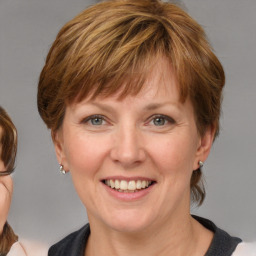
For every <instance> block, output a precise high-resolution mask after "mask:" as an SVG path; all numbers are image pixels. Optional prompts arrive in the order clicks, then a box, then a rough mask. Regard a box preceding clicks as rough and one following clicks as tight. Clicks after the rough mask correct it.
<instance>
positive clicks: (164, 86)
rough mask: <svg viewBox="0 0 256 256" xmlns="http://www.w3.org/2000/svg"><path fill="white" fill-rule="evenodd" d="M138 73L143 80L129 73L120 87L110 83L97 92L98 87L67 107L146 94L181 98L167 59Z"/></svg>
mask: <svg viewBox="0 0 256 256" xmlns="http://www.w3.org/2000/svg"><path fill="white" fill-rule="evenodd" d="M138 73H139V74H140V78H142V79H139V80H137V79H136V78H137V74H136V73H134V72H132V73H129V74H128V75H127V79H126V80H121V81H117V83H118V85H116V81H115V82H113V83H112V82H110V83H109V84H107V85H104V88H103V89H102V90H101V91H97V86H95V88H96V89H95V90H93V91H91V92H90V93H89V95H85V96H82V95H80V96H78V97H77V98H76V99H75V100H74V101H73V102H72V101H71V102H69V104H67V105H72V104H73V103H74V104H77V103H79V102H81V101H84V100H88V99H89V100H94V99H96V98H97V99H105V98H109V97H110V98H116V99H118V100H123V99H124V98H127V97H130V96H141V95H144V94H145V93H146V94H148V95H150V94H159V93H160V94H163V95H164V94H165V93H167V94H169V95H170V94H175V96H177V97H178V98H180V93H179V92H180V91H179V83H178V80H177V77H176V74H175V71H174V69H173V67H172V64H171V62H170V60H169V59H168V58H167V57H162V56H161V57H157V58H156V59H155V60H154V62H153V63H151V65H150V68H148V67H147V68H144V67H141V70H138ZM113 88H114V89H113ZM81 96H82V97H81ZM70 103H71V104H70Z"/></svg>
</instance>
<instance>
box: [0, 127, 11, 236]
mask: <svg viewBox="0 0 256 256" xmlns="http://www.w3.org/2000/svg"><path fill="white" fill-rule="evenodd" d="M0 138H2V127H0ZM1 153H2V144H1V143H0V156H1ZM4 171H5V166H4V163H3V161H2V159H0V172H4ZM12 190H13V183H12V178H11V176H10V175H7V176H0V234H1V233H2V231H3V227H4V224H5V222H6V220H7V216H8V212H9V208H10V204H11V199H12Z"/></svg>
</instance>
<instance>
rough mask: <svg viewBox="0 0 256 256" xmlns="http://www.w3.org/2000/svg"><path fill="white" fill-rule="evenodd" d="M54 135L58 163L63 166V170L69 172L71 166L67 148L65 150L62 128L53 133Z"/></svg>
mask: <svg viewBox="0 0 256 256" xmlns="http://www.w3.org/2000/svg"><path fill="white" fill-rule="evenodd" d="M51 135H52V141H53V144H54V148H55V153H56V157H57V160H58V163H59V164H60V165H62V166H63V169H64V170H65V171H66V172H68V171H69V166H68V161H67V158H66V153H65V148H64V139H63V133H62V129H61V128H60V129H59V130H58V131H56V132H53V131H52V132H51Z"/></svg>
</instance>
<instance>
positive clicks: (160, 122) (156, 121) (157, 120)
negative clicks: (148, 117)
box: [153, 117, 167, 126]
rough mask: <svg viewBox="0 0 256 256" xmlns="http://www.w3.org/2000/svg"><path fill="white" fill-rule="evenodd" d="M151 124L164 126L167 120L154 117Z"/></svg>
mask: <svg viewBox="0 0 256 256" xmlns="http://www.w3.org/2000/svg"><path fill="white" fill-rule="evenodd" d="M153 123H154V125H155V126H162V125H165V124H166V123H167V120H166V118H164V117H155V118H154V119H153Z"/></svg>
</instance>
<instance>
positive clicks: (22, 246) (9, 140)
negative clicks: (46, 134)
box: [0, 106, 47, 256]
mask: <svg viewBox="0 0 256 256" xmlns="http://www.w3.org/2000/svg"><path fill="white" fill-rule="evenodd" d="M16 152H17V131H16V128H15V126H14V124H13V122H12V120H11V119H10V117H9V116H8V114H7V113H6V111H5V110H4V109H3V108H2V107H1V106H0V256H6V255H7V256H30V255H31V256H39V255H40V256H41V255H47V250H46V248H45V247H44V246H42V245H41V244H39V243H31V242H29V241H21V242H20V241H18V236H17V235H16V234H15V233H14V231H13V230H12V228H11V226H10V225H9V224H8V222H7V216H8V212H9V208H10V204H11V199H12V192H13V182H12V177H11V173H12V172H13V170H14V164H15V158H16Z"/></svg>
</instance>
